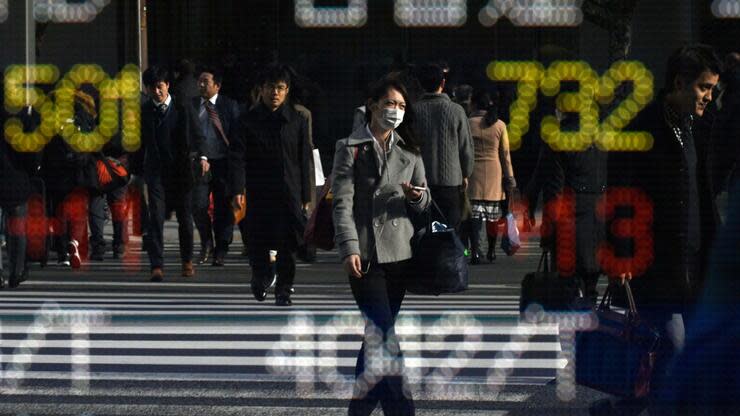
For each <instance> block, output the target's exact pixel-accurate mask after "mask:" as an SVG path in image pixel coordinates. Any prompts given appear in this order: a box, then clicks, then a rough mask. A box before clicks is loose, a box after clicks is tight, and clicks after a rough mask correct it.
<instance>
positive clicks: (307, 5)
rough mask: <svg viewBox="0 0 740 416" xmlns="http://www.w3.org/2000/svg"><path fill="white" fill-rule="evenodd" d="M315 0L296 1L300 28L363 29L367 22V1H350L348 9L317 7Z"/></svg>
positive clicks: (296, 12) (296, 18) (297, 21)
mask: <svg viewBox="0 0 740 416" xmlns="http://www.w3.org/2000/svg"><path fill="white" fill-rule="evenodd" d="M314 3H315V0H296V1H295V21H296V24H297V25H298V26H300V27H306V28H311V27H361V26H363V25H364V24H365V22H367V0H349V2H348V4H347V7H316V6H315V5H314Z"/></svg>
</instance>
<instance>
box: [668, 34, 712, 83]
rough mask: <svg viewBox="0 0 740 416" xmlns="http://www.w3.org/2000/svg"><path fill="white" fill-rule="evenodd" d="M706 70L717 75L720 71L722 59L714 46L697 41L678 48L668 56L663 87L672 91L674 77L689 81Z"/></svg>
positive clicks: (685, 81)
mask: <svg viewBox="0 0 740 416" xmlns="http://www.w3.org/2000/svg"><path fill="white" fill-rule="evenodd" d="M707 70H708V71H710V72H712V73H714V74H717V75H719V74H721V73H722V61H720V59H719V57H718V56H717V54H716V52H715V51H714V48H712V47H711V46H709V45H703V44H699V43H697V44H692V45H687V46H684V47H681V48H678V49H676V50H675V51H674V52H673V53H672V54H671V56H670V57H669V58H668V66H667V68H666V77H665V89H666V91H673V89H674V85H675V84H674V82H675V80H676V77H679V78H680V79H681V80H682V81H683V82H684V83H689V82H692V81H694V80H695V79H697V78H699V75H701V73H702V72H704V71H707Z"/></svg>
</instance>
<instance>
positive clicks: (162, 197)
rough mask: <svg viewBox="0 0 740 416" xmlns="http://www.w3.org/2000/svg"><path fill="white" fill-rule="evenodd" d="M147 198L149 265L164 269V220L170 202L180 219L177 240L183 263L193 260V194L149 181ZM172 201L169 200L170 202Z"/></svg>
mask: <svg viewBox="0 0 740 416" xmlns="http://www.w3.org/2000/svg"><path fill="white" fill-rule="evenodd" d="M146 184H147V194H148V196H149V230H148V232H147V234H148V236H149V244H148V246H147V252H148V253H149V262H150V264H151V267H152V269H154V268H155V267H159V268H161V267H162V266H163V265H164V220H165V217H166V216H167V210H168V204H167V201H168V200H169V201H172V202H173V204H172V205H173V206H174V208H175V215H177V225H178V229H177V236H178V238H179V242H180V260H182V262H188V261H192V260H193V213H192V209H191V204H192V195H191V192H185V193H182V192H178V193H177V194H175V195H173V194H172V193H174V192H175V190H170V189H166V188H165V187H164V185H163V184H162V178H147V181H146ZM168 197H169V198H168Z"/></svg>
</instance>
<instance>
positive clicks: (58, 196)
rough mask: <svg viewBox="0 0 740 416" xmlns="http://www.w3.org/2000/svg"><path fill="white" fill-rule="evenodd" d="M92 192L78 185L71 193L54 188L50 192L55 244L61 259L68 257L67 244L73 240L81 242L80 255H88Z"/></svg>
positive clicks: (49, 200) (49, 198)
mask: <svg viewBox="0 0 740 416" xmlns="http://www.w3.org/2000/svg"><path fill="white" fill-rule="evenodd" d="M89 197H90V192H89V191H88V190H87V189H85V188H82V187H77V188H75V189H73V190H72V191H71V192H69V193H65V192H64V191H59V190H56V191H54V190H52V191H49V192H48V196H47V198H48V202H49V205H50V208H51V210H50V211H51V212H53V216H54V219H53V220H52V226H53V230H54V245H55V247H56V250H57V255H58V257H59V259H66V258H67V257H68V256H67V244H68V243H69V242H70V241H71V240H75V241H77V243H78V244H79V253H80V257H82V258H85V257H86V256H87V249H88V244H87V222H88V217H89V213H88V209H89Z"/></svg>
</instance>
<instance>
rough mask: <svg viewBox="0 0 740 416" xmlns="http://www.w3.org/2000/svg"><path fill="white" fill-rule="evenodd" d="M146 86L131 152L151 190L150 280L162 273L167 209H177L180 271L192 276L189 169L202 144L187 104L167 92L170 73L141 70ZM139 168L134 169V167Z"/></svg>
mask: <svg viewBox="0 0 740 416" xmlns="http://www.w3.org/2000/svg"><path fill="white" fill-rule="evenodd" d="M143 78H144V85H145V86H146V88H147V91H148V93H149V96H150V97H151V99H150V100H147V101H145V102H144V103H142V106H141V148H140V149H139V151H138V152H137V154H136V156H135V161H136V163H135V166H137V168H136V170H137V171H138V170H141V172H142V173H143V176H144V180H145V182H146V184H147V192H148V195H149V218H150V221H149V230H148V235H149V237H150V244H149V245H148V247H147V251H148V253H149V261H150V262H151V269H152V275H151V280H152V281H157V282H158V281H162V278H163V270H162V269H163V266H164V263H163V251H164V242H163V228H164V220H165V217H166V214H167V212H168V211H170V210H171V209H174V210H175V213H176V215H177V222H178V224H179V229H178V236H179V239H180V259H181V260H182V275H183V276H185V277H192V276H194V274H195V270H194V268H193V262H192V259H193V216H192V208H191V204H192V195H191V190H192V188H193V172H192V169H191V158H192V157H194V154H196V151H195V149H197V148H198V147H199V146H202V141H203V137H202V135H201V132H200V129H199V127H198V124H197V120H196V118H195V114H194V113H193V111H192V108H191V107H190V106H189V105H186V104H185V103H183V102H180V101H177V99H176V98H175V97H173V96H172V95H170V94H169V86H170V83H169V74H168V72H167V70H165V69H164V68H160V67H156V66H153V67H150V68H149V69H147V70H146V71H145V72H144V77H143ZM137 173H138V172H137Z"/></svg>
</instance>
